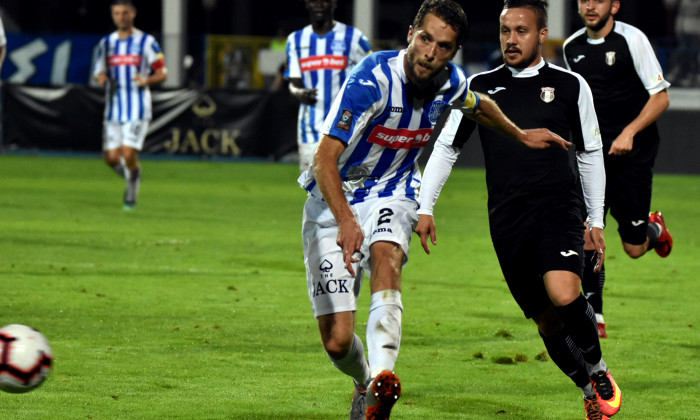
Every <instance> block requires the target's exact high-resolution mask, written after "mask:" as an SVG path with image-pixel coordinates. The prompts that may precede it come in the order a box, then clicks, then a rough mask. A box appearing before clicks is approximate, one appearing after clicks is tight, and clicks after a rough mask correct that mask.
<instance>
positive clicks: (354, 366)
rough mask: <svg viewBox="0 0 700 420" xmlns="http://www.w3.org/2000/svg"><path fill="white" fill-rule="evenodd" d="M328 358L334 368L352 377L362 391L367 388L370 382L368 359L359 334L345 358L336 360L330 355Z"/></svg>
mask: <svg viewBox="0 0 700 420" xmlns="http://www.w3.org/2000/svg"><path fill="white" fill-rule="evenodd" d="M328 358H329V359H331V362H332V363H333V366H335V367H337V368H338V370H340V371H341V372H343V373H344V374H346V375H348V376H352V378H353V379H354V380H355V383H356V384H357V385H359V387H360V388H361V389H364V388H365V386H366V385H367V382H369V366H368V365H367V359H365V346H364V344H362V339H361V338H360V337H358V335H357V334H355V337H354V339H353V341H352V347H351V348H350V351H349V352H348V354H346V355H345V357H343V358H342V359H340V360H335V359H333V358H332V357H331V356H330V355H329V356H328Z"/></svg>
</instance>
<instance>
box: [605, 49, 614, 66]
mask: <svg viewBox="0 0 700 420" xmlns="http://www.w3.org/2000/svg"><path fill="white" fill-rule="evenodd" d="M605 64H607V65H608V66H612V65H613V64H615V51H608V52H606V53H605Z"/></svg>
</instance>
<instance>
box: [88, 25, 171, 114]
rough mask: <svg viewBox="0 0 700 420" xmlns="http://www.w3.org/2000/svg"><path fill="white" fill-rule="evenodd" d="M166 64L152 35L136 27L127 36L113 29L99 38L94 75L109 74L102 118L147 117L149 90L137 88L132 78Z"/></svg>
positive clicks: (145, 75) (149, 101)
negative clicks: (120, 36)
mask: <svg viewBox="0 0 700 420" xmlns="http://www.w3.org/2000/svg"><path fill="white" fill-rule="evenodd" d="M164 65H165V61H164V58H163V51H162V50H161V48H160V45H158V41H156V39H155V38H153V36H151V35H149V34H146V33H144V32H142V31H140V30H138V29H134V32H133V33H132V34H131V36H129V38H127V39H120V38H119V35H118V33H117V32H116V31H115V32H112V33H111V34H109V35H107V36H106V37H104V38H102V40H100V44H99V51H98V53H97V59H96V60H95V68H94V70H93V74H94V75H98V74H100V73H102V72H104V71H106V72H107V76H108V77H109V81H108V82H107V83H109V86H107V89H106V90H105V91H106V98H105V113H104V116H105V120H108V121H116V122H126V121H136V120H150V119H151V118H152V110H151V90H150V89H149V88H148V86H145V87H139V86H138V84H137V83H136V81H135V80H134V78H135V77H136V74H137V73H140V74H141V76H143V77H144V78H146V77H148V76H149V75H150V74H151V71H152V70H157V69H159V68H161V67H163V66H164Z"/></svg>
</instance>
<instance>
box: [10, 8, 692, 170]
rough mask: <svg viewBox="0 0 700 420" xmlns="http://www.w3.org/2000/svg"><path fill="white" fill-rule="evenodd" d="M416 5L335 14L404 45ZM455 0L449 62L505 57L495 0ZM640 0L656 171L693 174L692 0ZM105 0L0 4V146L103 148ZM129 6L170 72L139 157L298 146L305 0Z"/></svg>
mask: <svg viewBox="0 0 700 420" xmlns="http://www.w3.org/2000/svg"><path fill="white" fill-rule="evenodd" d="M59 3H60V4H59ZM407 3H410V5H409V4H407ZM420 3H421V1H419V0H416V1H413V2H411V1H403V2H401V1H399V0H383V1H382V2H381V4H380V3H379V2H378V1H376V0H354V1H348V2H343V1H340V0H339V2H338V9H337V10H336V16H335V17H336V20H339V21H342V22H346V23H351V24H354V25H356V26H358V27H360V29H361V30H362V31H363V32H364V33H365V34H367V35H368V37H369V38H370V41H371V43H372V47H373V49H374V50H375V51H376V50H382V49H400V48H403V47H404V46H405V36H406V31H407V29H408V25H409V24H410V22H411V21H412V19H413V15H414V13H415V12H416V11H417V9H418V6H419V5H420ZM462 3H463V6H464V7H465V10H466V11H467V15H468V17H469V21H470V32H469V34H468V41H467V43H466V44H465V45H464V46H463V49H462V51H461V52H460V54H458V56H457V57H456V58H455V62H456V63H457V64H458V65H460V66H462V67H463V68H464V69H465V71H466V72H467V73H468V74H474V73H477V72H480V71H484V70H487V69H490V68H493V67H495V66H497V65H499V64H501V62H502V61H501V55H500V51H499V45H498V27H497V23H498V14H499V12H500V9H501V7H502V4H501V3H500V2H477V1H463V2H462ZM483 3H487V4H483ZM488 3H490V4H488ZM638 3H639V2H637V3H635V2H624V4H623V7H622V9H621V13H620V15H618V18H619V20H623V21H625V22H628V23H631V24H633V25H635V26H637V27H639V28H640V29H642V30H643V31H645V33H646V34H647V35H648V36H649V39H650V40H651V42H652V45H653V46H654V48H655V50H656V53H657V57H658V59H659V62H660V63H661V65H662V68H663V69H664V74H665V76H666V78H667V79H668V80H669V81H670V82H671V83H672V88H671V91H670V94H671V107H670V109H669V110H668V111H667V112H666V113H665V114H664V115H662V117H661V119H660V120H659V127H660V129H661V131H662V147H661V151H660V153H659V156H658V160H659V161H658V162H657V165H656V168H657V170H658V171H659V172H680V173H700V163H698V162H699V161H700V150H699V147H698V146H697V143H698V142H697V140H696V137H697V134H696V133H698V132H700V126H699V125H700V118H699V117H700V70H699V69H698V67H699V62H700V0H648V1H645V2H644V6H643V7H642V5H641V4H638ZM109 4H110V1H109V0H90V1H88V0H66V1H62V2H45V1H40V0H23V1H19V0H4V1H3V3H2V4H0V18H2V20H3V22H4V26H5V31H6V34H7V57H6V59H5V62H4V65H3V67H2V72H1V73H0V79H2V81H3V86H2V111H1V112H2V130H1V131H0V152H6V153H7V152H12V151H22V150H24V151H32V150H33V151H72V152H99V151H100V147H101V130H102V129H101V124H102V107H103V104H104V98H103V94H102V91H101V89H100V88H98V87H97V86H96V85H95V84H94V81H93V80H92V77H91V69H92V67H93V65H94V57H95V53H96V46H97V43H98V41H99V39H100V38H101V37H102V36H104V35H105V34H107V33H109V32H110V31H112V30H113V28H114V27H113V24H112V22H111V18H110V15H109ZM135 4H136V5H137V8H138V15H137V18H136V26H137V27H138V28H140V29H142V30H144V31H145V32H149V33H152V34H154V35H155V36H156V38H157V39H158V40H159V42H160V44H161V46H162V47H163V49H164V52H165V56H166V62H167V66H168V70H169V73H170V76H169V78H168V81H167V82H166V84H165V85H164V86H162V87H156V88H155V89H154V91H153V97H154V120H153V122H152V124H151V128H150V130H149V135H148V138H147V141H146V146H145V148H144V152H145V153H151V154H166V155H188V156H200V157H203V158H206V157H215V156H219V157H236V158H237V157H255V158H266V159H271V160H284V159H286V157H288V156H290V154H291V155H293V153H294V150H295V149H296V113H297V107H298V103H297V102H296V101H294V100H293V98H291V97H290V95H289V94H288V92H287V87H286V84H285V83H284V82H283V79H282V72H283V70H284V64H285V42H286V37H287V35H288V34H289V33H290V32H292V31H293V30H296V29H300V28H302V27H303V26H305V25H307V24H308V15H307V12H306V10H305V8H304V2H303V1H300V0H298V1H291V2H284V3H280V4H275V5H272V4H270V3H268V2H255V1H253V0H236V1H234V2H230V1H217V0H161V1H154V0H149V1H146V0H143V1H140V2H139V1H135ZM550 4H551V6H550V38H551V40H550V41H548V43H547V46H546V52H545V55H546V57H547V58H548V60H550V61H552V62H554V63H556V64H560V65H561V64H563V63H562V59H561V45H562V43H563V40H564V39H565V38H566V36H567V35H569V34H570V33H572V32H573V31H574V30H575V29H578V28H579V27H580V26H581V25H580V20H579V18H578V16H577V15H576V10H575V7H576V2H575V1H573V0H571V1H568V0H567V1H563V0H562V1H550ZM409 6H410V7H409ZM358 11H360V12H362V13H359V12H358ZM623 12H626V13H623ZM470 143H475V142H470ZM471 147H475V149H474V153H466V154H462V155H463V156H465V155H466V156H465V157H464V158H462V159H463V162H462V163H463V164H465V165H473V166H480V165H481V161H480V159H481V152H480V151H479V150H478V146H476V145H473V144H472V145H468V148H471Z"/></svg>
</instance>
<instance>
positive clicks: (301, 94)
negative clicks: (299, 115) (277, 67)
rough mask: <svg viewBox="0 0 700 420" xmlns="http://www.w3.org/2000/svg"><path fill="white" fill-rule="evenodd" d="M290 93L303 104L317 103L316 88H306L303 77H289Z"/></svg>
mask: <svg viewBox="0 0 700 420" xmlns="http://www.w3.org/2000/svg"><path fill="white" fill-rule="evenodd" d="M289 93H291V94H292V96H294V97H295V98H297V99H298V100H299V102H301V103H303V104H306V105H313V104H315V103H316V89H311V88H305V87H304V84H303V83H302V81H301V79H289Z"/></svg>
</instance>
